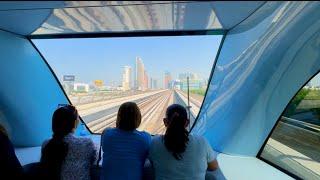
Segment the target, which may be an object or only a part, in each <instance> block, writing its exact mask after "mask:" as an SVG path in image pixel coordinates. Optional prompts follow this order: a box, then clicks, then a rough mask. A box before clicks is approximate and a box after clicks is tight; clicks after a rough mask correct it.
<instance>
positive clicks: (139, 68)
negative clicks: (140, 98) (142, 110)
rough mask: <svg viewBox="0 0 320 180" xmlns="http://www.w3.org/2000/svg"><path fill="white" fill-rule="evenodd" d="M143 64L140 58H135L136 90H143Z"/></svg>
mask: <svg viewBox="0 0 320 180" xmlns="http://www.w3.org/2000/svg"><path fill="white" fill-rule="evenodd" d="M144 73H145V70H144V64H143V62H142V60H141V58H139V57H137V58H136V67H135V84H134V87H135V89H136V90H144V83H145V82H144V78H145V75H144Z"/></svg>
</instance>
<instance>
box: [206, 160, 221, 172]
mask: <svg viewBox="0 0 320 180" xmlns="http://www.w3.org/2000/svg"><path fill="white" fill-rule="evenodd" d="M218 168H219V165H218V161H217V160H216V159H215V160H213V161H211V162H208V170H209V171H214V170H216V169H218Z"/></svg>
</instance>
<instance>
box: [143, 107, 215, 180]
mask: <svg viewBox="0 0 320 180" xmlns="http://www.w3.org/2000/svg"><path fill="white" fill-rule="evenodd" d="M188 124H189V119H188V116H187V111H186V109H185V108H184V107H183V106H181V105H178V104H173V105H171V106H169V107H168V109H167V111H166V117H165V118H164V125H165V126H166V128H167V129H166V132H165V135H164V136H158V137H155V138H153V140H152V143H151V146H150V151H149V159H150V160H151V162H152V164H153V167H154V169H155V176H156V179H205V175H206V171H207V170H215V169H217V168H218V163H217V161H216V153H215V152H214V151H213V150H212V149H211V147H210V145H209V144H208V142H207V141H206V139H204V138H203V137H200V136H195V135H191V134H189V133H188V131H187V129H186V127H187V126H188Z"/></svg>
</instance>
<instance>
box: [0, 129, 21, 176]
mask: <svg viewBox="0 0 320 180" xmlns="http://www.w3.org/2000/svg"><path fill="white" fill-rule="evenodd" d="M22 173H23V169H22V166H21V164H20V162H19V160H18V158H17V156H16V154H15V152H14V148H13V145H12V143H11V142H10V140H9V138H8V137H7V136H6V135H4V134H2V133H1V132H0V179H19V178H21V177H22Z"/></svg>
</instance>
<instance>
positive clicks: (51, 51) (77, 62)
mask: <svg viewBox="0 0 320 180" xmlns="http://www.w3.org/2000/svg"><path fill="white" fill-rule="evenodd" d="M221 38H222V36H221V35H205V36H170V37H126V38H125V37H121V38H80V39H39V40H33V42H34V43H35V45H36V46H37V47H38V49H39V50H40V52H41V53H42V54H43V56H44V57H45V59H46V60H47V62H48V63H49V65H50V66H51V68H52V69H53V71H54V73H55V74H56V76H57V78H58V80H59V81H60V83H61V85H62V86H63V89H64V91H65V92H66V94H67V96H68V98H69V99H70V101H71V103H72V104H73V105H75V106H76V107H77V109H78V111H79V114H80V116H81V118H82V119H83V121H84V122H85V123H86V124H87V126H88V127H89V128H90V130H91V131H92V132H94V133H101V132H102V131H103V130H104V129H105V128H106V127H115V121H116V115H117V111H118V108H119V106H120V105H121V104H122V103H124V102H127V101H133V102H136V103H137V104H138V106H139V107H140V110H141V113H142V122H141V125H140V127H139V128H138V129H139V130H144V131H148V132H149V133H151V134H162V133H163V132H164V130H165V128H164V125H163V117H164V114H165V110H166V108H167V107H168V105H170V104H173V103H178V104H181V105H183V106H185V107H188V105H189V106H191V108H190V111H189V112H190V119H191V125H192V123H193V122H194V120H195V118H196V117H197V115H198V113H199V110H200V107H201V104H202V101H203V99H204V95H205V92H206V89H207V86H208V81H209V78H210V73H211V69H212V66H213V63H214V59H215V56H216V54H217V51H218V47H219V44H220V42H221ZM188 90H189V94H190V95H189V98H188V95H187V94H188ZM188 99H189V101H188Z"/></svg>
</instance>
